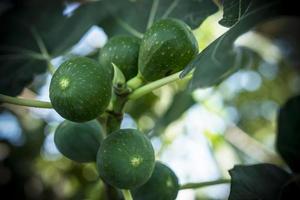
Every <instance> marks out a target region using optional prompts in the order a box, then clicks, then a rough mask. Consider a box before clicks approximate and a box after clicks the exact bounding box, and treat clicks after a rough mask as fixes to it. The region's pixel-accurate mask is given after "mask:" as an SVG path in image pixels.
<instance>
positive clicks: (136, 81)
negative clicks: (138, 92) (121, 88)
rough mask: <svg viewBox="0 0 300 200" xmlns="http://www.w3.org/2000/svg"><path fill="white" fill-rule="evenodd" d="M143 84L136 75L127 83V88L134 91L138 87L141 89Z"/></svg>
mask: <svg viewBox="0 0 300 200" xmlns="http://www.w3.org/2000/svg"><path fill="white" fill-rule="evenodd" d="M143 83H144V80H143V78H142V77H141V76H140V75H139V74H138V75H136V76H135V77H133V78H132V79H130V80H129V81H127V86H128V87H129V88H130V89H132V90H135V89H137V88H139V87H141V86H142V85H143Z"/></svg>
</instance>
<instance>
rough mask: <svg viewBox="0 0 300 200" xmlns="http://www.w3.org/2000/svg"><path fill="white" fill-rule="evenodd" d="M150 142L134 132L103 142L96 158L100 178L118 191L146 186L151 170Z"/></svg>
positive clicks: (117, 133) (122, 131)
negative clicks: (118, 189)
mask: <svg viewBox="0 0 300 200" xmlns="http://www.w3.org/2000/svg"><path fill="white" fill-rule="evenodd" d="M154 164H155V156H154V150H153V147H152V145H151V142H150V140H149V139H148V138H147V137H146V136H145V135H144V134H142V133H140V131H138V130H135V129H120V130H117V131H115V132H113V133H111V134H110V135H109V136H108V137H107V138H106V139H104V140H103V142H102V144H101V146H100V149H99V151H98V154H97V167H98V170H99V174H100V176H101V178H102V179H103V180H104V181H106V182H107V183H109V184H110V185H112V186H115V187H117V188H120V189H134V188H136V187H139V186H141V185H143V184H144V183H146V182H147V181H148V180H149V178H150V176H151V174H152V172H153V169H154Z"/></svg>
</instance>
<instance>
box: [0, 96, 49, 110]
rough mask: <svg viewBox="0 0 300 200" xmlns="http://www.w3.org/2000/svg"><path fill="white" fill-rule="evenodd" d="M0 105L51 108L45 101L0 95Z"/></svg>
mask: <svg viewBox="0 0 300 200" xmlns="http://www.w3.org/2000/svg"><path fill="white" fill-rule="evenodd" d="M0 103H9V104H14V105H19V106H28V107H35V108H52V105H51V103H50V102H46V101H39V100H34V99H25V98H19V97H11V96H7V95H4V94H0Z"/></svg>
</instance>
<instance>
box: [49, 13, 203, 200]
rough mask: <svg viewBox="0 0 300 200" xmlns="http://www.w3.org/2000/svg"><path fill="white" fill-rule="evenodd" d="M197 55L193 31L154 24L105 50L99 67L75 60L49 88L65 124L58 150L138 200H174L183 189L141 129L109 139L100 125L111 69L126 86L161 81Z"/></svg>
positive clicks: (173, 23) (171, 22)
mask: <svg viewBox="0 0 300 200" xmlns="http://www.w3.org/2000/svg"><path fill="white" fill-rule="evenodd" d="M197 53H198V45H197V41H196V39H195V37H194V35H193V33H192V31H191V30H190V28H189V27H188V26H187V25H186V24H185V23H184V22H182V21H180V20H177V19H170V18H168V19H162V20H159V21H157V22H155V23H154V24H153V25H152V26H151V27H150V28H149V29H148V30H147V31H146V32H145V34H144V35H143V37H142V38H141V39H139V38H136V37H133V36H123V35H122V36H115V37H112V38H111V39H109V40H108V42H107V43H106V45H105V46H104V47H103V48H102V49H101V50H100V54H99V59H98V61H96V60H93V59H90V58H87V57H76V58H71V59H69V60H67V61H65V62H63V63H62V64H61V65H60V67H59V68H58V69H57V70H56V72H55V73H54V75H53V77H52V80H51V84H50V100H51V103H52V106H53V108H54V109H55V110H56V111H57V112H58V113H59V114H60V115H61V116H62V117H63V118H65V119H66V120H65V121H64V122H62V123H61V124H60V125H59V126H58V127H57V129H56V131H55V135H54V142H55V145H56V146H57V148H58V150H59V151H60V152H61V153H62V154H63V155H64V156H65V157H67V158H69V159H71V160H73V161H76V162H96V164H97V169H98V171H99V175H100V177H101V179H102V180H103V181H104V182H106V183H107V184H110V185H112V186H114V187H116V188H119V189H127V190H130V191H131V193H132V195H133V199H134V200H173V199H175V198H176V196H177V193H178V190H179V184H178V179H177V177H176V175H175V174H174V172H173V171H172V170H171V169H170V168H169V167H168V166H166V165H165V164H163V163H161V162H159V161H156V160H155V152H154V149H153V147H152V145H151V142H150V140H149V139H148V137H147V136H146V135H145V134H143V133H141V132H140V131H139V130H136V129H120V130H117V131H114V132H112V133H104V130H103V128H102V127H101V124H100V123H99V122H98V121H97V120H96V118H97V117H99V116H100V115H101V114H103V113H104V112H105V110H106V109H107V107H108V105H109V103H110V101H111V97H112V91H113V90H112V88H113V76H114V70H113V66H112V63H113V64H114V65H116V66H117V67H118V68H119V69H120V70H121V71H122V73H123V74H124V77H125V78H126V80H130V79H132V78H135V77H139V78H140V79H142V80H143V81H144V82H151V81H155V80H158V79H161V78H163V77H165V76H168V75H170V74H173V73H176V72H178V71H180V70H182V69H183V68H184V67H185V66H186V65H187V64H188V63H189V62H190V61H191V60H192V59H193V58H194V57H195V55H196V54H197Z"/></svg>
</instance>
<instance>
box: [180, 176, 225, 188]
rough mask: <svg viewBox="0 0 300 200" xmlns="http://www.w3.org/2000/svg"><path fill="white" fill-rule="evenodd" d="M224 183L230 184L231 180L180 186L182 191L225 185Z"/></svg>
mask: <svg viewBox="0 0 300 200" xmlns="http://www.w3.org/2000/svg"><path fill="white" fill-rule="evenodd" d="M224 183H230V179H220V180H215V181H207V182H201V183H187V184H184V185H182V186H180V190H185V189H194V188H201V187H206V186H211V185H218V184H224Z"/></svg>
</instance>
